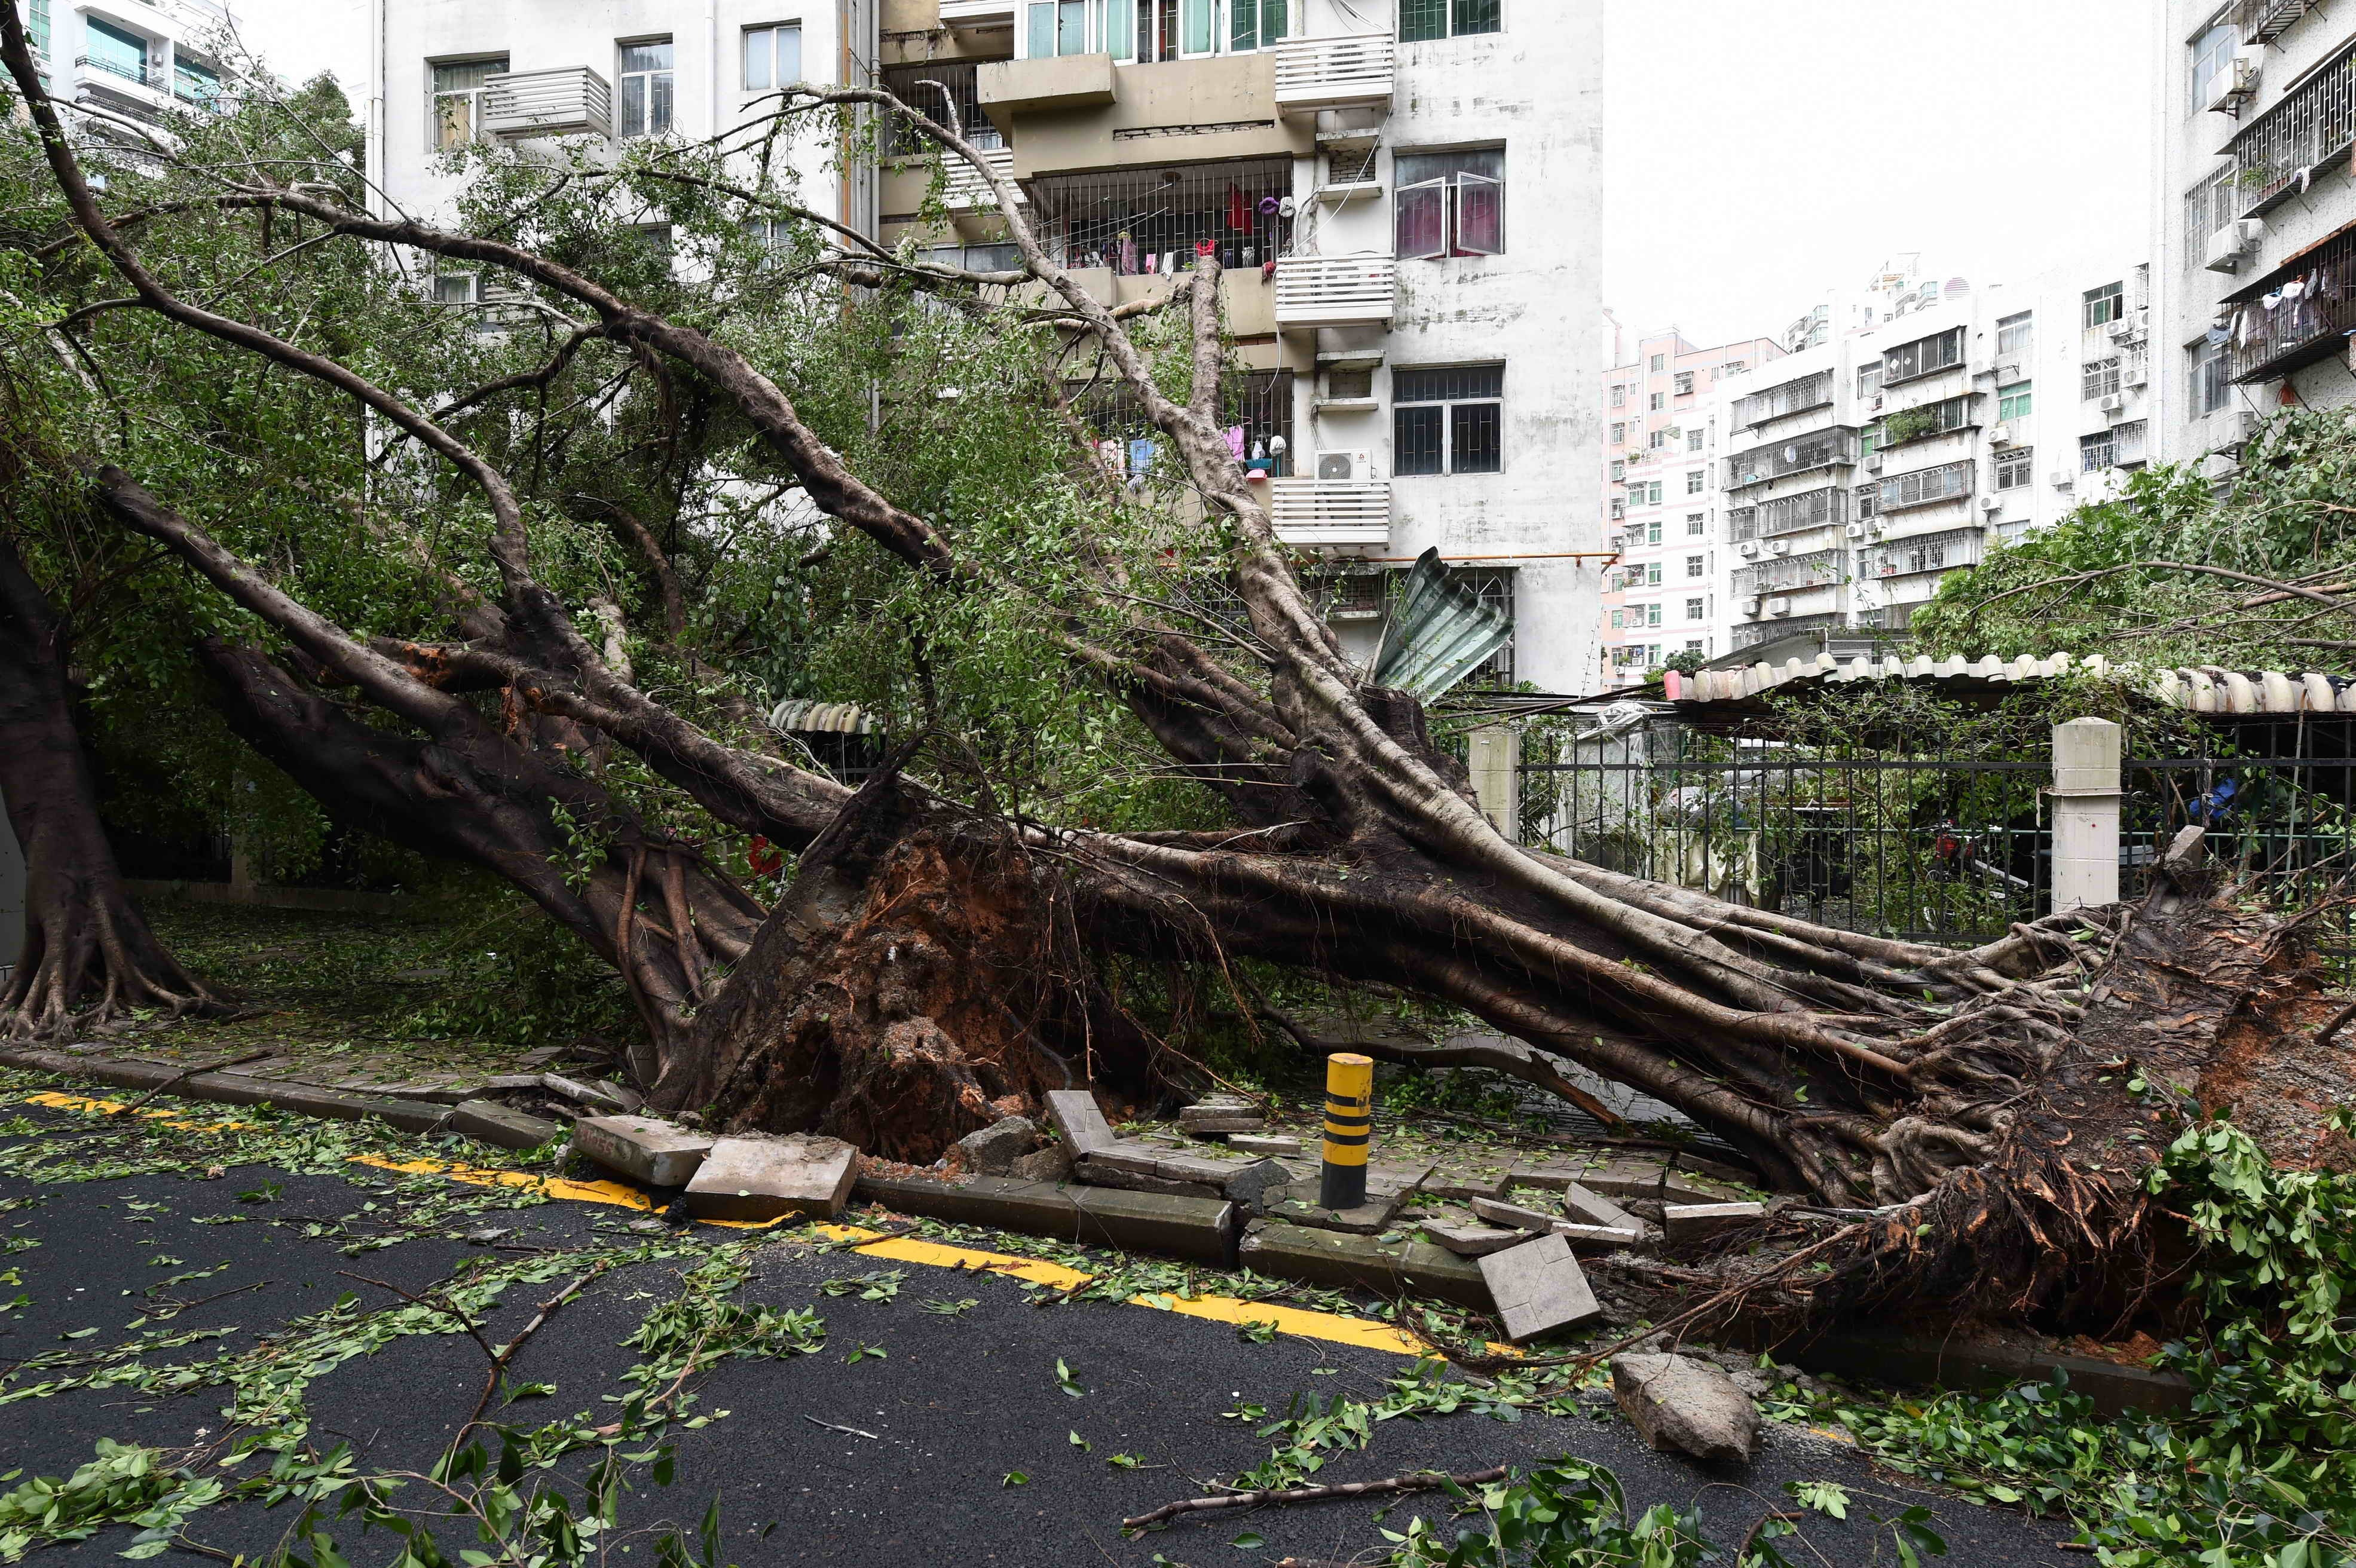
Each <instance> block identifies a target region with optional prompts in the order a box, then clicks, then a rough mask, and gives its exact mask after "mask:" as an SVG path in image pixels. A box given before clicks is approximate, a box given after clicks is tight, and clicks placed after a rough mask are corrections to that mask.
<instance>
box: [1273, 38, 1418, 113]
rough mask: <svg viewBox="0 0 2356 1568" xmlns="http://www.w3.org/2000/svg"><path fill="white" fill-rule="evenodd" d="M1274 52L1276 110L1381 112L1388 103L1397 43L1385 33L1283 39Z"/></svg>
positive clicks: (1396, 68)
mask: <svg viewBox="0 0 2356 1568" xmlns="http://www.w3.org/2000/svg"><path fill="white" fill-rule="evenodd" d="M1274 52H1275V55H1276V112H1278V113H1280V114H1315V113H1316V112H1319V111H1320V110H1324V109H1380V110H1384V111H1386V112H1387V111H1388V110H1389V108H1390V106H1391V88H1392V84H1393V83H1394V82H1395V81H1396V80H1398V44H1397V43H1396V42H1395V41H1394V40H1393V39H1392V37H1391V36H1390V34H1388V33H1352V34H1347V35H1344V36H1343V37H1331V38H1288V39H1286V40H1285V41H1284V42H1282V43H1280V44H1279V45H1277V46H1276V48H1275V51H1274Z"/></svg>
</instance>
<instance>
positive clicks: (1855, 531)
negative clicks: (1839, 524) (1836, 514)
mask: <svg viewBox="0 0 2356 1568" xmlns="http://www.w3.org/2000/svg"><path fill="white" fill-rule="evenodd" d="M1844 531H1845V532H1847V535H1848V537H1849V538H1851V539H1863V538H1864V537H1865V525H1864V524H1863V523H1851V524H1849V526H1848V527H1847V529H1846V530H1844Z"/></svg>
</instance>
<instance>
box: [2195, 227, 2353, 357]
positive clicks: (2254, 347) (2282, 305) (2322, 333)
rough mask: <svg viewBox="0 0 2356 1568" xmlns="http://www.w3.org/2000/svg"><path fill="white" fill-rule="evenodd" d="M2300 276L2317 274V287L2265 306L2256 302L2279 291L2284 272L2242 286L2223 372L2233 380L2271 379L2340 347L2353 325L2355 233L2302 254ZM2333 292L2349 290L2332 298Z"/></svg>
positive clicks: (2229, 327)
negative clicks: (2269, 307) (2267, 306)
mask: <svg viewBox="0 0 2356 1568" xmlns="http://www.w3.org/2000/svg"><path fill="white" fill-rule="evenodd" d="M2296 272H2297V276H2298V277H2299V278H2300V279H2301V280H2302V283H2303V282H2304V280H2306V279H2308V278H2310V277H2316V276H2320V277H2321V278H2323V279H2324V280H2326V281H2325V282H2324V283H2322V284H2321V285H2320V286H2319V287H2317V288H2312V289H2310V288H2306V287H2304V286H2302V287H2301V289H2300V291H2299V296H2298V297H2297V299H2282V300H2280V301H2279V303H2277V304H2276V306H2275V308H2274V309H2272V310H2268V309H2266V308H2265V305H2264V304H2261V303H2260V302H2261V301H2262V300H2263V299H2265V298H2266V297H2268V296H2270V295H2279V294H2281V293H2282V292H2283V285H2284V284H2285V283H2286V282H2288V281H2289V280H2288V278H2287V277H2286V276H2285V275H2282V274H2277V275H2275V276H2272V277H2269V278H2266V279H2263V280H2261V281H2260V282H2258V283H2254V284H2253V285H2251V286H2250V287H2249V288H2246V289H2244V290H2243V291H2242V294H2241V304H2240V305H2239V306H2238V307H2237V314H2236V315H2235V316H2234V318H2233V321H2232V322H2231V323H2230V324H2229V325H2228V327H2227V331H2228V332H2229V333H2230V335H2231V336H2228V337H2227V339H2226V342H2227V344H2228V346H2229V347H2227V349H2226V364H2227V367H2228V368H2227V371H2226V374H2227V375H2229V376H2230V377H2232V379H2234V380H2235V381H2241V382H2249V381H2271V380H2275V379H2278V378H2280V377H2284V376H2287V375H2289V374H2290V373H2291V372H2292V371H2294V370H2299V369H2304V368H2306V367H2308V366H2309V365H2312V364H2314V363H2316V362H2317V361H2319V360H2321V359H2328V358H2329V357H2331V356H2332V355H2334V354H2337V353H2339V352H2340V348H2341V347H2342V345H2343V344H2344V342H2345V341H2346V339H2345V337H2344V336H2343V335H2344V334H2346V333H2347V332H2349V331H2350V330H2351V329H2356V288H2351V287H2350V286H2349V285H2350V283H2351V281H2356V237H2351V238H2347V239H2340V240H2330V241H2328V242H2327V243H2325V244H2323V245H2321V246H2319V247H2318V248H2317V249H2316V250H2315V251H2310V252H2309V253H2308V254H2307V255H2305V256H2302V257H2300V258H2299V260H2298V263H2297V268H2296ZM2334 293H2339V294H2345V295H2348V296H2349V297H2348V298H2345V299H2333V298H2331V297H2330V296H2331V295H2332V294H2334Z"/></svg>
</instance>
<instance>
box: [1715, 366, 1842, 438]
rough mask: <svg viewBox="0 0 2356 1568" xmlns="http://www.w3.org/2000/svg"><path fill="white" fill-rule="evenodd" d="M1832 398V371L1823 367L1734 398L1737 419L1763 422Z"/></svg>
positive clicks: (1742, 422)
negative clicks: (1761, 390) (1776, 385)
mask: <svg viewBox="0 0 2356 1568" xmlns="http://www.w3.org/2000/svg"><path fill="white" fill-rule="evenodd" d="M1832 400H1833V373H1832V372H1831V371H1830V370H1822V371H1819V372H1817V373H1816V374H1815V375H1813V376H1803V377H1801V378H1800V379H1798V380H1796V381H1786V382H1784V383H1783V385H1782V386H1780V387H1770V388H1768V389H1766V390H1765V391H1763V392H1753V393H1752V394H1751V396H1749V397H1747V398H1737V399H1735V400H1734V422H1735V423H1736V424H1739V425H1762V424H1765V423H1766V422H1767V421H1769V420H1779V419H1782V418H1783V417H1784V416H1785V415H1787V414H1796V413H1800V412H1802V411H1805V410H1808V409H1821V408H1824V407H1826V406H1827V405H1828V404H1830V403H1831V402H1832Z"/></svg>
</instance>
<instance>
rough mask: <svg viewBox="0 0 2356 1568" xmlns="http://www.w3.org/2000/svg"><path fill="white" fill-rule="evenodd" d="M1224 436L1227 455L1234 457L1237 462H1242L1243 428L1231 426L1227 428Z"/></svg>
mask: <svg viewBox="0 0 2356 1568" xmlns="http://www.w3.org/2000/svg"><path fill="white" fill-rule="evenodd" d="M1226 434H1227V451H1228V453H1230V454H1231V455H1232V456H1234V458H1235V460H1236V461H1237V462H1238V463H1240V462H1242V461H1243V457H1244V427H1243V426H1241V425H1239V424H1231V425H1229V426H1228V427H1227V432H1226Z"/></svg>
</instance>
